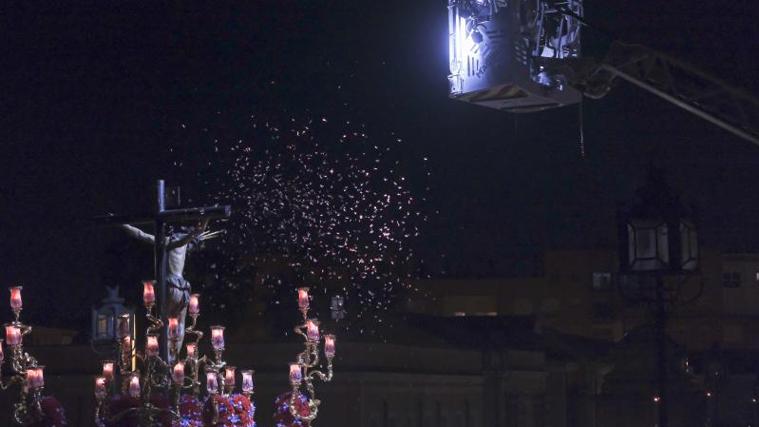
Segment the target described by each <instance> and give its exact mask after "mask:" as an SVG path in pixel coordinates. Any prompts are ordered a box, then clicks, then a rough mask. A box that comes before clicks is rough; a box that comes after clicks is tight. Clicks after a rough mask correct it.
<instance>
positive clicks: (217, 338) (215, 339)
mask: <svg viewBox="0 0 759 427" xmlns="http://www.w3.org/2000/svg"><path fill="white" fill-rule="evenodd" d="M211 345H212V346H213V349H214V350H217V351H219V350H224V327H223V326H211Z"/></svg>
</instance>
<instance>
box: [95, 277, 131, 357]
mask: <svg viewBox="0 0 759 427" xmlns="http://www.w3.org/2000/svg"><path fill="white" fill-rule="evenodd" d="M107 289H108V296H107V297H105V298H103V301H102V305H101V306H100V307H98V308H93V309H92V342H93V344H105V345H106V346H109V345H110V344H111V343H113V342H115V341H117V340H118V339H119V338H123V335H125V334H129V335H132V328H133V327H134V310H133V309H130V308H127V307H125V306H124V298H121V297H120V296H119V288H118V286H117V287H114V288H110V287H107ZM120 329H121V331H120Z"/></svg>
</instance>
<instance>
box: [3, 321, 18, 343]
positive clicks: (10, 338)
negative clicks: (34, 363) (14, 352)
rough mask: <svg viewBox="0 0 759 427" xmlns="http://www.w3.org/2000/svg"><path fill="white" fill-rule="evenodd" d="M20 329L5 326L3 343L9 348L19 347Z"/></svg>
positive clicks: (14, 326)
mask: <svg viewBox="0 0 759 427" xmlns="http://www.w3.org/2000/svg"><path fill="white" fill-rule="evenodd" d="M21 341H22V338H21V328H19V327H18V326H16V325H13V324H10V325H7V324H6V325H5V343H6V344H8V346H9V347H16V346H19V345H21Z"/></svg>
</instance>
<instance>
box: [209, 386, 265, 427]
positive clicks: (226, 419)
mask: <svg viewBox="0 0 759 427" xmlns="http://www.w3.org/2000/svg"><path fill="white" fill-rule="evenodd" d="M214 406H215V407H216V411H218V416H217V422H216V423H214V422H213V421H214V415H215V414H214ZM254 412H255V407H254V405H253V404H252V403H251V402H250V399H248V398H247V397H245V396H243V395H240V394H233V395H231V396H220V395H218V394H215V395H213V396H211V397H209V398H208V400H207V401H206V405H205V408H204V409H203V421H204V422H205V426H207V427H253V426H255V421H254V418H253V415H254Z"/></svg>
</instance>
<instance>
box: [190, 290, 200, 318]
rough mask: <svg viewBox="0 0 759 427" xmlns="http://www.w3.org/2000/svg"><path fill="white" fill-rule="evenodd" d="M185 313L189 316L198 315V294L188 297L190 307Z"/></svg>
mask: <svg viewBox="0 0 759 427" xmlns="http://www.w3.org/2000/svg"><path fill="white" fill-rule="evenodd" d="M187 312H188V313H190V316H197V315H199V314H200V294H192V295H190V305H189V307H188V308H187Z"/></svg>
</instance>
